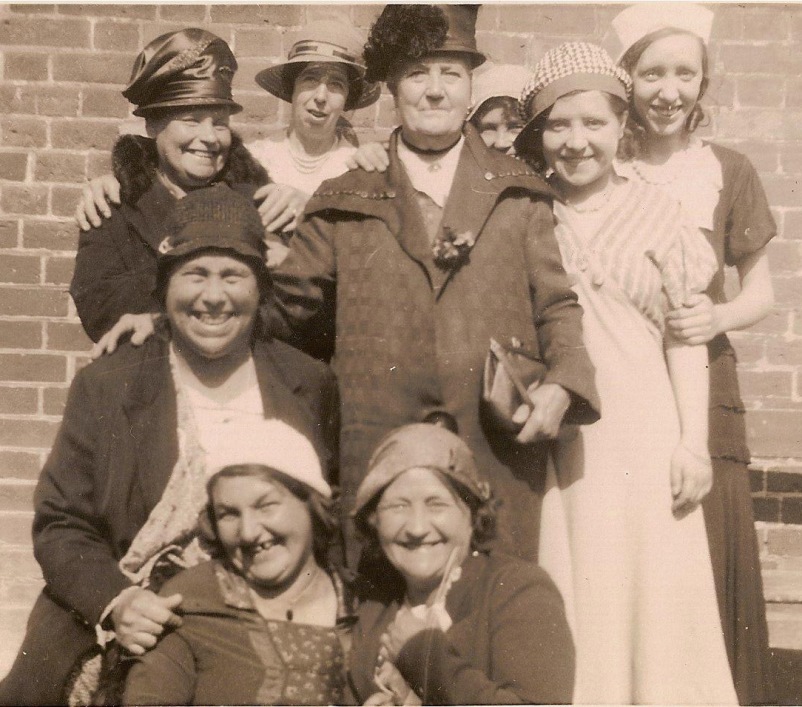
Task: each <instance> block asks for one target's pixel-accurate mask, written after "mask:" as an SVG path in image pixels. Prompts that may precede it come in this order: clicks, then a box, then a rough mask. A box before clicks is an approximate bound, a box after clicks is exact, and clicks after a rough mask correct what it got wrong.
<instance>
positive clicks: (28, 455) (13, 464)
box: [0, 450, 42, 571]
mask: <svg viewBox="0 0 802 707" xmlns="http://www.w3.org/2000/svg"><path fill="white" fill-rule="evenodd" d="M41 470H42V464H41V462H40V460H39V455H38V454H35V453H33V452H12V451H7V450H6V451H2V452H0V477H2V478H6V479H11V478H17V479H19V478H21V479H36V478H37V477H38V476H39V472H40V471H41ZM0 571H2V570H0Z"/></svg>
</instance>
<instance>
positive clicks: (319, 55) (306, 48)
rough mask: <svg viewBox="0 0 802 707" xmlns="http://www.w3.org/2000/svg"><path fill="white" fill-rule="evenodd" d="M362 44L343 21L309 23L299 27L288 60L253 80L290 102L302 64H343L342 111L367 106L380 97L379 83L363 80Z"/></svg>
mask: <svg viewBox="0 0 802 707" xmlns="http://www.w3.org/2000/svg"><path fill="white" fill-rule="evenodd" d="M364 43H365V40H364V37H362V36H361V35H360V34H359V32H357V30H356V29H355V28H354V27H352V26H351V25H349V24H346V23H345V22H344V21H343V20H338V19H331V20H320V21H318V22H312V23H311V24H309V25H308V26H307V27H305V28H304V29H303V30H301V33H300V37H299V38H298V40H297V41H296V42H295V43H294V44H293V45H292V48H291V49H290V51H289V54H288V55H287V60H286V61H283V62H281V63H279V64H275V65H274V66H271V67H268V68H267V69H263V70H262V71H260V72H259V73H258V74H256V83H258V84H259V85H260V86H261V87H262V88H263V89H265V91H267V92H268V93H271V94H272V95H274V96H275V97H276V98H280V99H281V100H282V101H287V103H291V102H292V93H293V88H294V83H295V79H296V77H297V76H298V74H299V73H300V72H301V70H302V69H303V66H304V65H305V64H310V63H323V64H342V65H343V66H344V67H345V69H346V72H347V73H348V98H347V99H346V102H345V110H354V109H356V108H366V107H367V106H369V105H372V104H373V103H375V102H376V101H377V100H378V99H379V95H380V94H381V86H380V85H379V84H377V83H368V82H366V81H365V65H364V64H363V63H362V47H363V45H364Z"/></svg>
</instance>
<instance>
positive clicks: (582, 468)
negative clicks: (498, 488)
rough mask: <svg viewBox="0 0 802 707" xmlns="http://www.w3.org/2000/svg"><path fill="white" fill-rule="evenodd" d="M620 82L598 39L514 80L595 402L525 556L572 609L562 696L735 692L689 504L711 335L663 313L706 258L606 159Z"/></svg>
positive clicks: (620, 118) (675, 209) (674, 207)
mask: <svg viewBox="0 0 802 707" xmlns="http://www.w3.org/2000/svg"><path fill="white" fill-rule="evenodd" d="M631 92H632V80H631V79H630V76H629V74H628V73H627V72H626V71H625V70H624V69H622V68H621V67H620V66H618V65H616V64H615V63H614V62H613V60H612V59H611V58H610V56H609V55H608V54H607V52H606V51H604V50H603V49H602V48H601V47H598V46H596V45H593V44H588V43H586V42H570V43H566V44H563V45H561V46H559V47H556V48H555V49H552V50H551V51H550V52H548V53H547V54H546V55H545V56H544V57H543V59H542V60H541V61H540V63H539V64H538V65H537V66H536V68H535V70H534V73H533V75H532V78H531V80H530V82H529V84H528V85H527V86H526V88H525V89H524V91H523V94H522V96H521V110H522V112H523V114H524V117H525V118H526V119H527V120H528V124H527V126H526V127H525V128H524V130H523V131H522V132H521V134H520V135H519V136H518V138H517V140H516V143H515V148H516V153H517V154H519V155H527V156H530V157H532V158H533V159H534V161H535V162H537V163H540V164H542V166H543V167H544V168H546V169H547V170H548V171H549V173H550V174H551V177H550V180H551V183H552V185H553V186H554V187H555V188H556V189H557V191H558V192H559V193H560V194H561V195H562V197H563V199H562V201H555V203H554V215H555V218H556V221H557V226H556V228H555V235H556V237H557V241H558V243H559V246H560V251H561V253H562V258H563V264H564V266H565V269H566V270H567V271H568V273H569V276H571V277H572V279H573V281H574V289H575V291H576V292H577V293H578V295H579V301H580V304H581V305H582V307H583V310H584V316H583V319H582V325H583V340H584V343H585V346H586V348H587V350H588V353H589V354H590V357H591V360H592V362H593V364H594V367H595V369H596V384H597V386H598V388H599V392H600V396H601V406H602V417H601V419H600V420H599V421H598V422H596V423H595V424H594V425H591V426H586V427H583V428H580V430H579V433H578V435H577V436H576V437H574V438H573V439H568V440H560V441H558V443H557V449H556V456H555V466H554V469H551V470H550V471H549V474H548V478H547V492H546V496H545V499H544V505H543V513H542V521H541V545H540V555H539V558H538V561H539V563H540V564H541V566H542V567H544V568H545V569H546V570H547V571H548V572H549V573H550V574H552V576H553V577H554V579H555V581H556V582H557V584H558V586H559V587H560V589H561V590H562V594H563V597H564V599H565V601H566V605H567V607H568V613H569V617H572V622H573V629H574V641H575V645H576V651H577V655H576V658H577V663H576V666H577V672H576V688H575V692H574V701H575V702H578V703H593V704H607V703H620V704H630V703H657V704H734V703H735V702H736V696H735V690H734V687H733V682H732V677H731V675H730V670H729V665H728V662H727V655H726V651H725V647H724V638H723V634H722V629H721V621H720V618H719V613H718V606H717V603H716V595H715V585H714V582H713V574H712V569H711V564H710V555H709V552H708V546H707V537H706V532H705V523H704V517H703V514H702V510H701V508H700V506H699V504H700V501H701V500H702V499H703V498H704V496H705V495H706V494H707V493H708V492H709V490H710V484H711V479H712V473H711V469H710V457H709V454H708V451H707V390H708V374H707V368H706V365H707V350H706V348H705V347H704V346H699V345H693V344H691V343H688V342H681V341H677V340H675V339H674V338H673V337H672V336H671V335H670V333H667V331H666V326H665V318H666V314H667V312H668V311H669V309H670V308H676V307H680V306H682V305H683V303H685V302H686V301H688V300H689V298H692V297H694V296H696V295H698V294H699V293H701V292H703V291H704V289H705V288H706V287H707V286H708V284H709V282H710V280H711V278H712V276H713V274H714V273H715V271H716V259H715V254H714V253H713V250H712V248H711V247H710V246H709V244H708V243H707V241H706V240H705V239H704V237H703V236H702V235H701V234H700V233H699V232H698V230H696V229H694V228H692V227H690V226H689V225H685V221H684V219H683V216H682V213H681V210H680V206H679V204H678V203H677V202H676V201H674V200H672V199H671V198H670V197H669V196H668V195H666V194H665V193H664V192H662V191H661V190H659V189H658V188H656V187H654V186H652V185H649V184H644V183H642V182H640V181H638V180H632V179H627V178H625V177H622V176H620V175H619V174H618V172H617V155H618V152H619V146H620V143H621V140H622V138H623V136H624V134H625V130H626V121H627V112H628V106H629V99H630V96H631ZM566 558H568V562H566Z"/></svg>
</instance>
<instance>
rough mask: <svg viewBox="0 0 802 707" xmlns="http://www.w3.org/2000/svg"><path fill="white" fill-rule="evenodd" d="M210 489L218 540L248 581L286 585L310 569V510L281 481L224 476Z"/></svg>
mask: <svg viewBox="0 0 802 707" xmlns="http://www.w3.org/2000/svg"><path fill="white" fill-rule="evenodd" d="M210 494H211V498H210V500H211V507H212V510H213V512H214V517H215V522H216V526H217V538H218V540H219V542H220V545H221V546H222V547H223V550H224V551H225V553H226V556H227V557H228V559H229V562H230V563H231V565H232V566H233V567H234V569H235V570H237V571H238V572H239V573H240V574H241V575H242V576H243V577H245V579H247V580H248V581H249V583H251V584H253V585H255V586H257V587H262V588H265V589H282V588H285V587H287V586H289V585H290V584H292V583H293V582H294V581H295V580H296V578H297V577H298V576H299V575H300V573H301V572H302V571H304V570H311V569H312V566H313V564H314V561H315V560H314V554H313V550H312V537H313V536H312V532H313V530H312V518H311V516H310V513H309V509H308V507H307V505H306V503H305V502H304V501H302V500H301V499H300V498H298V497H297V496H295V495H293V494H292V493H291V492H290V491H289V490H288V489H287V488H286V487H285V486H284V485H283V484H281V483H280V482H278V481H276V480H273V479H270V478H269V477H267V476H255V475H248V476H222V477H220V478H218V479H217V480H216V481H215V482H214V485H213V486H212V488H211V489H210Z"/></svg>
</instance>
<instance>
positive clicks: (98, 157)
mask: <svg viewBox="0 0 802 707" xmlns="http://www.w3.org/2000/svg"><path fill="white" fill-rule="evenodd" d="M104 174H111V152H91V153H90V154H89V165H88V167H87V169H86V176H87V177H89V179H94V178H95V177H100V176H101V175H104Z"/></svg>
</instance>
